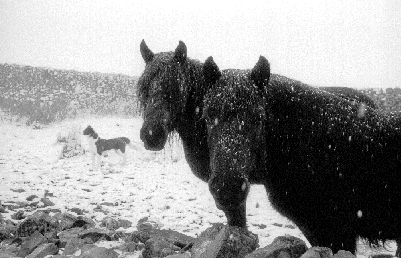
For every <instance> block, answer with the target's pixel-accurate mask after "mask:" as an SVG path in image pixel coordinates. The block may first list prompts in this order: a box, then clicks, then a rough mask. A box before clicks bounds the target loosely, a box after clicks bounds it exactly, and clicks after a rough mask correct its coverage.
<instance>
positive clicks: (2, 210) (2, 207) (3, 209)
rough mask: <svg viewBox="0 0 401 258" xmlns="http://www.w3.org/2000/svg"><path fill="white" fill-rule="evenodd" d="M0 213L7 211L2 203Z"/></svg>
mask: <svg viewBox="0 0 401 258" xmlns="http://www.w3.org/2000/svg"><path fill="white" fill-rule="evenodd" d="M0 213H8V212H7V211H6V208H5V207H4V206H3V205H1V204H0Z"/></svg>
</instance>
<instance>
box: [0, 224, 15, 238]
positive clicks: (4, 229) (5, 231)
mask: <svg viewBox="0 0 401 258" xmlns="http://www.w3.org/2000/svg"><path fill="white" fill-rule="evenodd" d="M15 230H16V226H14V225H12V224H1V225H0V241H3V240H4V239H9V238H12V237H13V233H14V231H15Z"/></svg>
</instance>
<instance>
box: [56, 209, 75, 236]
mask: <svg viewBox="0 0 401 258" xmlns="http://www.w3.org/2000/svg"><path fill="white" fill-rule="evenodd" d="M53 218H54V219H56V220H57V221H58V225H59V230H60V231H63V230H65V229H70V228H72V226H73V225H74V222H75V221H76V220H77V217H75V216H74V215H72V214H71V213H68V212H63V213H57V214H55V215H54V216H53Z"/></svg>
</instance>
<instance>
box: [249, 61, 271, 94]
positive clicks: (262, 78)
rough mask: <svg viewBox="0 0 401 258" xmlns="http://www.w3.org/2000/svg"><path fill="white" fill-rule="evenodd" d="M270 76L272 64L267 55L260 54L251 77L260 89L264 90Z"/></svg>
mask: <svg viewBox="0 0 401 258" xmlns="http://www.w3.org/2000/svg"><path fill="white" fill-rule="evenodd" d="M269 78H270V64H269V61H267V59H266V57H264V56H260V57H259V60H258V62H257V63H256V65H255V67H254V68H253V69H252V72H251V79H252V80H253V81H254V83H255V85H256V86H257V87H258V89H259V90H263V91H264V88H265V86H267V84H268V83H269Z"/></svg>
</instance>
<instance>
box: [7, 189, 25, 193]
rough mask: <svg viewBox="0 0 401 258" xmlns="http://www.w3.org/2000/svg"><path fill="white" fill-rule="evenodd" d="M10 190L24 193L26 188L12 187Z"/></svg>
mask: <svg viewBox="0 0 401 258" xmlns="http://www.w3.org/2000/svg"><path fill="white" fill-rule="evenodd" d="M10 190H11V191H13V192H15V193H23V192H25V190H24V189H10Z"/></svg>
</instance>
